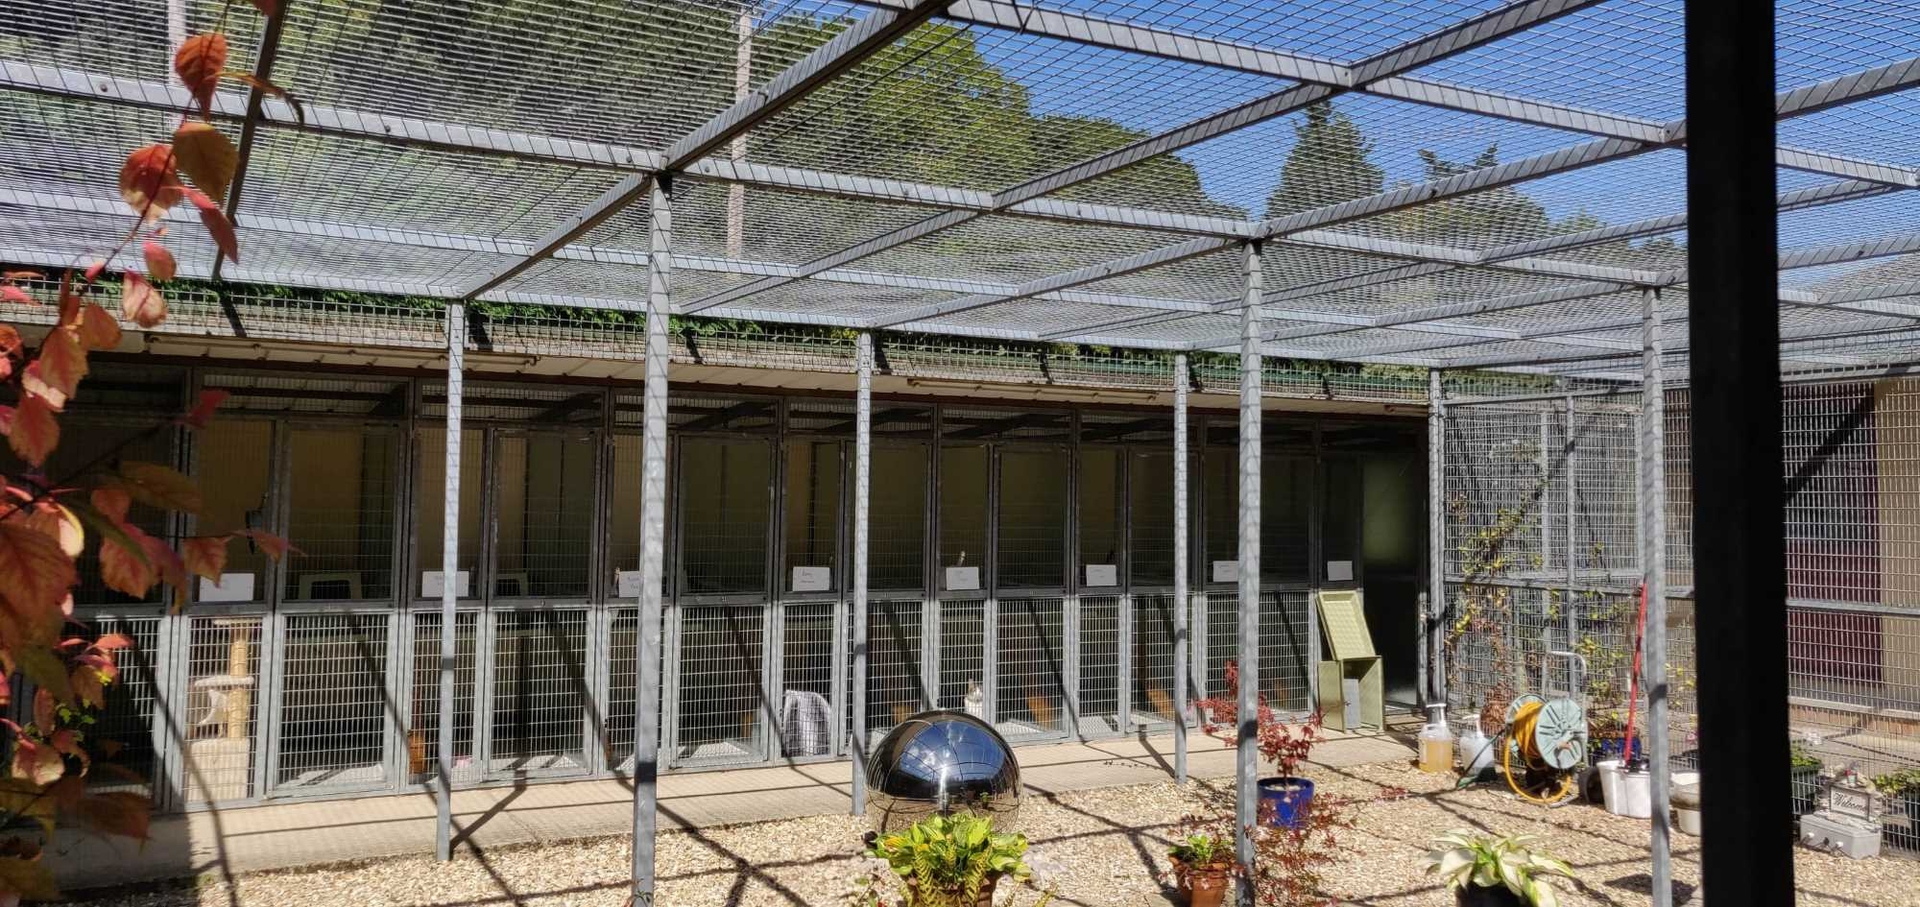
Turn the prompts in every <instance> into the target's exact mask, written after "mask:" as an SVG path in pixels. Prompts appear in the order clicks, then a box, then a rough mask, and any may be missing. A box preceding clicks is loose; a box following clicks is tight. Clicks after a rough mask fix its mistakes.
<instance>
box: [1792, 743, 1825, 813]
mask: <svg viewBox="0 0 1920 907" xmlns="http://www.w3.org/2000/svg"><path fill="white" fill-rule="evenodd" d="M1788 752H1789V753H1790V754H1791V755H1790V757H1789V758H1790V759H1791V760H1792V762H1791V765H1792V768H1791V769H1790V775H1791V777H1792V779H1793V814H1794V815H1796V816H1804V815H1806V814H1807V813H1810V812H1813V808H1814V802H1813V801H1814V796H1815V795H1816V794H1818V793H1819V792H1820V757H1819V756H1815V755H1814V754H1813V751H1812V750H1810V749H1807V747H1806V745H1805V744H1803V743H1800V742H1798V741H1795V742H1794V744H1793V746H1792V747H1791V748H1790V749H1789V751H1788Z"/></svg>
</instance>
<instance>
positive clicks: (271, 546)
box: [234, 529, 300, 561]
mask: <svg viewBox="0 0 1920 907" xmlns="http://www.w3.org/2000/svg"><path fill="white" fill-rule="evenodd" d="M234 535H237V536H242V537H244V538H249V539H252V540H253V543H254V544H255V545H258V546H260V550H261V551H264V552H266V553H267V556H268V557H270V558H273V559H274V560H276V561H277V560H279V559H281V558H283V557H286V556H287V552H289V551H292V552H298V551H299V550H300V549H298V548H295V547H293V546H292V545H290V544H288V543H287V540H286V539H283V538H281V537H279V536H277V535H274V534H273V533H271V532H267V531H265V530H262V529H242V530H240V531H239V532H236V533H234Z"/></svg>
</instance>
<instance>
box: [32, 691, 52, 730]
mask: <svg viewBox="0 0 1920 907" xmlns="http://www.w3.org/2000/svg"><path fill="white" fill-rule="evenodd" d="M53 707H54V702H53V694H52V693H49V692H47V691H46V690H35V691H33V723H34V726H36V727H42V728H49V727H53Z"/></svg>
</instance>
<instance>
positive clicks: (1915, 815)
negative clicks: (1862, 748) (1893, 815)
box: [1872, 768, 1920, 834]
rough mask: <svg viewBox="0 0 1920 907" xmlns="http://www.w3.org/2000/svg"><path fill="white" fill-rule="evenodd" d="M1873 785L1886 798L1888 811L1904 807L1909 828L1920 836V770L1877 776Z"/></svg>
mask: <svg viewBox="0 0 1920 907" xmlns="http://www.w3.org/2000/svg"><path fill="white" fill-rule="evenodd" d="M1872 784H1873V789H1874V790H1875V791H1878V792H1879V794H1880V796H1882V797H1884V798H1886V801H1887V811H1888V812H1892V811H1894V810H1896V809H1901V808H1903V807H1904V809H1905V811H1906V814H1907V819H1908V821H1909V822H1910V823H1911V825H1909V826H1908V827H1909V828H1910V829H1911V830H1912V832H1913V833H1914V834H1920V768H1907V769H1901V770H1900V771H1897V772H1888V773H1887V774H1884V775H1875V776H1874V778H1873V782H1872Z"/></svg>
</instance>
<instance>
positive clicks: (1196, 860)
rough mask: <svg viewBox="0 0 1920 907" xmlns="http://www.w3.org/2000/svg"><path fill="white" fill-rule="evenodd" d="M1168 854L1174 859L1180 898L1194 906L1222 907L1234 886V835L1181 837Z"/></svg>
mask: <svg viewBox="0 0 1920 907" xmlns="http://www.w3.org/2000/svg"><path fill="white" fill-rule="evenodd" d="M1167 854H1168V855H1169V856H1171V857H1173V877H1174V881H1175V884H1176V885H1177V886H1178V887H1179V889H1180V896H1181V897H1183V898H1185V899H1186V901H1187V903H1188V904H1189V905H1191V907H1220V905H1221V904H1223V903H1225V902H1226V897H1227V892H1228V890H1230V889H1231V887H1232V885H1233V869H1234V857H1233V836H1232V835H1231V834H1219V833H1217V832H1214V831H1195V832H1192V833H1190V834H1188V835H1187V836H1186V837H1184V838H1181V839H1180V840H1179V842H1177V843H1175V844H1174V845H1173V847H1171V848H1169V849H1168V851H1167Z"/></svg>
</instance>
